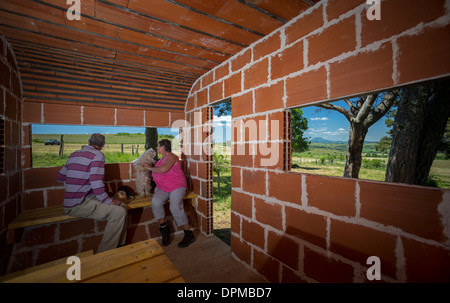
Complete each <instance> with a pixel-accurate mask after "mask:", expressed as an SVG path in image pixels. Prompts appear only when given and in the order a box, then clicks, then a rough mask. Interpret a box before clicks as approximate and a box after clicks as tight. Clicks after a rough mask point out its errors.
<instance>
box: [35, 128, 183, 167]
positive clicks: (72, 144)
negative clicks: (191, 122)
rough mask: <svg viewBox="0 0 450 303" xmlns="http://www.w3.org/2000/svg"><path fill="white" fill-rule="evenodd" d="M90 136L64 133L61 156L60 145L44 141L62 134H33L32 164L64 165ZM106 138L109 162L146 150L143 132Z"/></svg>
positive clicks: (176, 148)
mask: <svg viewBox="0 0 450 303" xmlns="http://www.w3.org/2000/svg"><path fill="white" fill-rule="evenodd" d="M90 136H91V135H89V134H80V135H64V137H63V138H64V149H63V154H62V155H61V156H59V150H60V146H59V145H45V144H44V142H45V141H46V140H48V139H57V140H60V138H61V136H60V135H49V134H33V136H32V146H31V148H32V161H33V162H32V166H33V167H53V166H62V165H64V164H65V163H66V161H67V158H68V157H69V155H70V154H71V153H72V152H74V151H76V150H79V149H81V147H82V146H83V145H87V144H88V140H89V138H90ZM163 138H169V139H172V137H168V136H164V135H163V136H159V137H158V140H161V139H163ZM105 139H106V144H105V147H104V148H103V153H104V154H105V162H106V163H107V164H109V163H126V162H132V161H134V160H135V159H137V158H138V157H139V155H140V154H142V152H144V151H145V136H144V135H143V134H128V133H122V134H120V133H119V134H105ZM172 149H173V152H174V153H176V154H178V153H179V146H178V142H177V141H176V140H173V141H172ZM122 150H123V152H122Z"/></svg>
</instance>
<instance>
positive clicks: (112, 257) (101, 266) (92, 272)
mask: <svg viewBox="0 0 450 303" xmlns="http://www.w3.org/2000/svg"><path fill="white" fill-rule="evenodd" d="M143 261H147V262H143ZM158 263H161V267H159V270H161V271H162V272H166V274H165V275H163V274H161V275H160V277H161V279H167V280H169V281H170V280H174V279H179V278H181V275H180V273H179V272H178V271H177V270H176V268H175V267H174V266H173V264H172V263H171V262H170V261H169V260H168V258H167V256H165V255H164V251H163V249H162V248H161V246H160V245H159V244H158V243H157V242H156V241H155V240H154V239H149V240H145V241H142V242H138V243H134V244H130V245H127V246H123V247H120V248H116V249H112V250H108V251H105V252H102V253H99V254H96V255H92V256H87V257H85V258H83V259H82V260H81V270H80V272H81V280H80V281H77V280H73V281H69V280H68V279H67V276H66V274H67V270H68V269H69V267H70V266H69V265H67V264H58V265H55V266H52V267H48V268H44V269H42V270H38V271H34V272H31V273H28V274H25V275H22V276H19V277H14V278H13V279H10V280H7V281H4V282H6V283H68V282H69V283H70V282H89V281H90V280H92V281H97V282H102V280H103V279H102V276H103V275H104V276H105V281H108V279H109V281H111V282H112V280H111V279H113V278H114V282H128V280H127V279H128V278H129V277H133V275H134V273H135V274H136V276H135V281H134V282H146V279H147V278H149V275H148V274H146V273H144V269H145V268H143V267H142V266H140V265H142V264H146V265H147V266H151V267H155V266H156V268H158V266H157V264H158ZM144 267H145V266H144ZM151 273H153V274H155V273H154V272H153V271H151V272H150V273H149V274H151ZM114 276H115V277H114ZM167 280H164V281H157V280H155V281H154V282H166V281H167Z"/></svg>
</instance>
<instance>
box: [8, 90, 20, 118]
mask: <svg viewBox="0 0 450 303" xmlns="http://www.w3.org/2000/svg"><path fill="white" fill-rule="evenodd" d="M5 97H6V99H5V105H6V107H5V116H6V117H8V118H9V119H11V120H14V121H17V113H18V109H17V107H18V104H19V103H18V102H17V100H16V98H15V97H14V96H13V95H12V94H11V93H9V92H5ZM19 111H20V108H19Z"/></svg>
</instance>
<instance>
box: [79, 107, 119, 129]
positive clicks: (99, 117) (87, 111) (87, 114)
mask: <svg viewBox="0 0 450 303" xmlns="http://www.w3.org/2000/svg"><path fill="white" fill-rule="evenodd" d="M114 116H115V109H114V108H111V107H91V106H85V107H84V108H83V124H90V125H114V123H115V120H114Z"/></svg>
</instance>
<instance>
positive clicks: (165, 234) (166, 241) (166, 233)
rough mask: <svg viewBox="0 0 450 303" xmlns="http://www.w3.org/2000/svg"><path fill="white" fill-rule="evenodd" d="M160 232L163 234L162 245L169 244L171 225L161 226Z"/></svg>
mask: <svg viewBox="0 0 450 303" xmlns="http://www.w3.org/2000/svg"><path fill="white" fill-rule="evenodd" d="M159 232H160V233H161V236H162V245H163V246H167V245H169V243H170V227H169V225H166V226H165V227H160V228H159Z"/></svg>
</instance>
